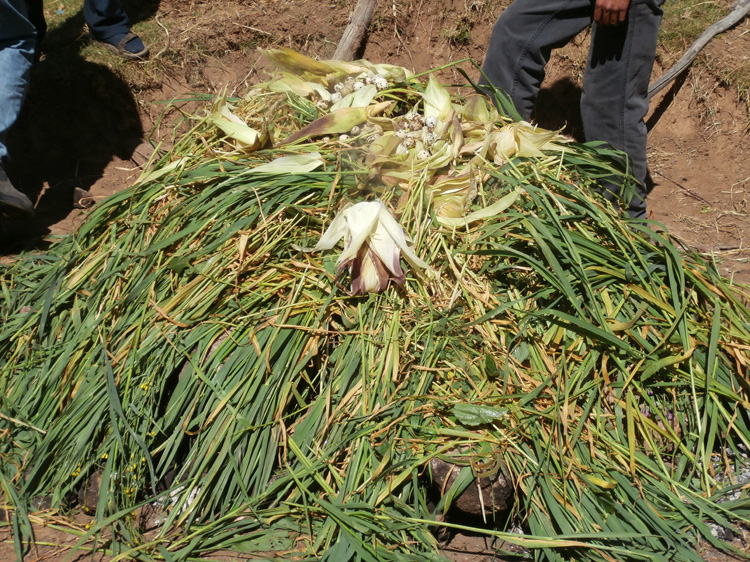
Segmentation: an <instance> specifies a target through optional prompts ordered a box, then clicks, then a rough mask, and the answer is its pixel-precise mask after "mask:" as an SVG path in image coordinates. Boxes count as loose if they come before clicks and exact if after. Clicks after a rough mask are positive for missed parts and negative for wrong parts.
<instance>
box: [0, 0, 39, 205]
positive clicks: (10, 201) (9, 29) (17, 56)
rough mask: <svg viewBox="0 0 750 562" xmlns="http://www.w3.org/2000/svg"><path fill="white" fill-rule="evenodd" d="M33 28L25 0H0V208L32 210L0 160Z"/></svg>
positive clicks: (21, 94) (16, 109)
mask: <svg viewBox="0 0 750 562" xmlns="http://www.w3.org/2000/svg"><path fill="white" fill-rule="evenodd" d="M35 44H36V30H35V29H34V25H33V24H32V23H31V21H29V19H28V15H27V6H26V2H25V0H0V209H3V210H7V209H8V208H12V209H14V210H17V211H21V212H24V213H32V212H33V206H32V204H31V201H29V199H28V197H26V196H25V195H24V194H22V193H21V192H19V191H18V190H16V189H15V188H14V187H13V186H12V185H11V183H10V181H9V180H8V176H7V175H6V174H5V170H4V168H3V160H5V159H6V158H7V156H8V148H7V146H6V140H7V137H8V131H9V130H10V128H11V127H12V126H13V124H14V123H15V122H16V119H17V118H18V114H19V113H20V112H21V106H22V105H23V100H24V98H25V97H26V92H27V91H28V89H29V72H30V70H31V65H32V63H33V62H34V48H35Z"/></svg>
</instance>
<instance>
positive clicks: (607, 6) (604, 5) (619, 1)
mask: <svg viewBox="0 0 750 562" xmlns="http://www.w3.org/2000/svg"><path fill="white" fill-rule="evenodd" d="M629 5H630V0H596V4H595V5H594V21H595V22H596V23H597V24H598V25H620V24H621V23H622V22H624V21H625V16H626V15H627V13H628V6H629Z"/></svg>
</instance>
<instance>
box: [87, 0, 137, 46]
mask: <svg viewBox="0 0 750 562" xmlns="http://www.w3.org/2000/svg"><path fill="white" fill-rule="evenodd" d="M83 19H84V20H86V24H87V25H88V26H89V34H90V35H91V37H92V38H93V39H94V40H96V41H99V42H101V43H104V44H105V45H111V46H112V47H114V49H113V50H114V51H115V52H117V53H118V54H120V55H122V56H125V57H126V58H144V57H145V56H146V55H148V49H147V48H146V46H145V45H144V44H143V41H141V39H140V37H138V36H137V35H135V34H133V33H131V31H130V20H129V19H128V16H127V14H126V13H125V11H124V10H123V9H122V6H121V5H120V2H119V0H84V2H83ZM123 41H124V42H123ZM129 55H132V56H129Z"/></svg>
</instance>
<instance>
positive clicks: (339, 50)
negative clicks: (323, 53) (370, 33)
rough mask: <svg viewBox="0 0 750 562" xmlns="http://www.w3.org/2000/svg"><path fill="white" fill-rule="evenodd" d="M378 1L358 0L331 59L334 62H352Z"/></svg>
mask: <svg viewBox="0 0 750 562" xmlns="http://www.w3.org/2000/svg"><path fill="white" fill-rule="evenodd" d="M377 5H378V0H359V2H357V5H356V6H355V8H354V12H352V17H351V19H350V20H349V25H347V26H346V29H345V30H344V34H343V35H342V36H341V41H339V44H338V47H336V52H335V53H333V58H334V59H336V60H343V61H350V60H354V56H355V55H356V54H357V50H358V49H359V48H360V46H361V45H362V41H363V39H364V37H365V34H366V33H367V27H368V26H369V25H370V20H371V19H372V14H373V12H374V11H375V7H376V6H377Z"/></svg>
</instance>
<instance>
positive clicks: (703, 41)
mask: <svg viewBox="0 0 750 562" xmlns="http://www.w3.org/2000/svg"><path fill="white" fill-rule="evenodd" d="M748 12H750V0H737V2H735V4H734V6H733V8H732V11H731V12H730V13H729V15H728V16H727V17H725V18H724V19H722V20H719V21H717V22H716V23H715V24H713V25H712V26H710V27H709V28H708V29H707V30H706V31H704V32H703V34H702V35H701V36H700V37H698V39H696V40H695V43H693V44H692V45H691V46H690V48H689V49H688V50H687V52H686V53H685V54H684V55H682V58H681V59H680V60H679V61H677V64H675V65H674V66H673V67H672V68H670V69H669V70H668V71H667V72H665V73H664V74H663V75H662V77H661V78H659V79H658V80H657V81H656V82H654V83H653V84H652V85H651V87H650V88H649V89H648V99H651V98H652V97H654V96H655V95H656V94H658V93H659V92H660V91H661V90H663V89H664V88H665V87H666V86H667V84H669V83H670V82H671V81H672V80H674V79H675V78H677V77H678V76H679V75H680V73H682V72H683V71H684V70H685V69H686V68H687V67H688V66H690V63H691V62H693V59H694V58H695V57H697V56H698V53H700V52H701V50H702V49H703V47H705V46H706V45H708V42H709V41H710V40H711V39H713V38H714V37H715V36H716V35H718V34H719V33H722V32H724V31H726V30H727V29H729V28H730V27H732V26H733V25H736V24H737V23H739V21H740V20H742V18H744V17H745V16H746V15H747V14H748Z"/></svg>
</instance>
